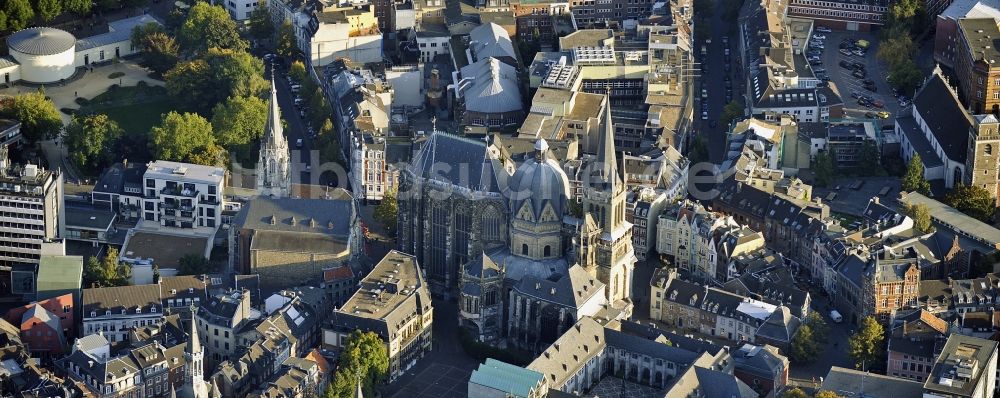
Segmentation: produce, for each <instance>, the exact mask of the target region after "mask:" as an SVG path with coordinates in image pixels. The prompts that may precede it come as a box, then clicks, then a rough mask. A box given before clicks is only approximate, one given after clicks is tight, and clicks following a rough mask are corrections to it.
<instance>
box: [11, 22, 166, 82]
mask: <svg viewBox="0 0 1000 398" xmlns="http://www.w3.org/2000/svg"><path fill="white" fill-rule="evenodd" d="M147 23H159V21H157V20H156V19H155V18H153V17H151V16H149V15H140V16H136V17H132V18H126V19H122V20H118V21H114V22H111V23H109V24H108V32H107V33H102V34H99V35H95V36H90V37H85V38H82V39H79V40H77V38H76V37H74V36H73V35H72V34H70V33H69V32H66V31H64V30H60V29H56V28H47V27H35V28H28V29H22V30H19V31H17V32H14V33H12V34H10V35H9V36H7V48H8V49H9V52H10V56H8V57H3V58H0V74H2V75H3V82H4V83H7V84H9V83H11V82H15V81H18V80H24V81H26V82H31V83H55V82H59V81H61V80H65V79H68V78H70V77H72V76H73V74H74V73H75V72H76V69H77V68H80V67H86V66H88V65H90V64H92V63H101V62H107V61H111V60H113V59H115V58H120V57H125V56H128V55H132V54H135V53H136V52H138V50H137V49H136V48H135V47H133V46H132V38H131V35H132V29H134V28H135V27H136V26H139V25H144V24H147Z"/></svg>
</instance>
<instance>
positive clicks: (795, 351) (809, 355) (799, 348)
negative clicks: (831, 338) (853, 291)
mask: <svg viewBox="0 0 1000 398" xmlns="http://www.w3.org/2000/svg"><path fill="white" fill-rule="evenodd" d="M828 333H829V326H828V325H827V324H826V321H825V320H823V317H821V316H820V315H819V314H818V313H816V312H815V311H813V312H811V313H810V314H809V316H808V317H807V318H806V320H805V321H804V322H803V323H802V326H800V327H799V330H798V331H797V332H795V337H793V338H792V346H791V352H790V357H791V358H792V360H793V361H795V362H798V363H810V362H813V361H814V360H816V358H817V357H818V356H819V354H821V353H822V352H823V348H824V347H825V343H826V338H827V335H828Z"/></svg>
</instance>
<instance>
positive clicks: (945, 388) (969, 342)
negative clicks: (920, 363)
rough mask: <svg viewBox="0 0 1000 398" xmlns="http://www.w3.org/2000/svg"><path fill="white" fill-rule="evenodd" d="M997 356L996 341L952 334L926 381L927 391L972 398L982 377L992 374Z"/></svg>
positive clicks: (925, 388) (925, 387)
mask: <svg viewBox="0 0 1000 398" xmlns="http://www.w3.org/2000/svg"><path fill="white" fill-rule="evenodd" d="M996 355H997V342H995V341H992V340H986V339H980V338H976V337H970V336H963V335H960V334H952V335H950V336H949V337H948V342H947V343H945V345H944V349H943V350H942V351H941V354H940V355H938V358H937V361H936V362H935V363H934V368H933V369H931V374H930V376H928V377H927V381H925V382H924V390H926V391H928V392H930V393H941V394H945V395H949V396H963V397H971V396H973V392H974V391H975V389H976V385H977V384H979V380H980V377H982V376H983V374H984V373H988V372H990V371H992V370H991V369H990V367H989V363H990V361H991V360H995V357H996ZM991 376H992V375H991ZM989 387H992V386H989Z"/></svg>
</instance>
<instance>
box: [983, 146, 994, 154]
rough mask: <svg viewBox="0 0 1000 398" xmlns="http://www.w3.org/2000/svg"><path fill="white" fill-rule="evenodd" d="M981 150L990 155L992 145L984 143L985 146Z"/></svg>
mask: <svg viewBox="0 0 1000 398" xmlns="http://www.w3.org/2000/svg"><path fill="white" fill-rule="evenodd" d="M983 152H985V153H986V156H990V155H992V154H993V145H991V144H986V146H985V147H983Z"/></svg>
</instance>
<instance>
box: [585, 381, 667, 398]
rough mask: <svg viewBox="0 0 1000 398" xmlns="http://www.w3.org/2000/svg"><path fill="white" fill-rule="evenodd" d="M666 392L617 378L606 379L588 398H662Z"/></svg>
mask: <svg viewBox="0 0 1000 398" xmlns="http://www.w3.org/2000/svg"><path fill="white" fill-rule="evenodd" d="M664 393H665V391H663V390H657V389H655V388H653V387H649V386H644V385H641V384H636V383H633V382H630V381H625V380H622V379H619V378H617V377H605V378H603V379H601V382H600V383H597V385H596V386H594V388H592V389H591V390H590V394H587V395H584V397H586V398H619V397H620V398H645V397H662V396H663V394H664Z"/></svg>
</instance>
